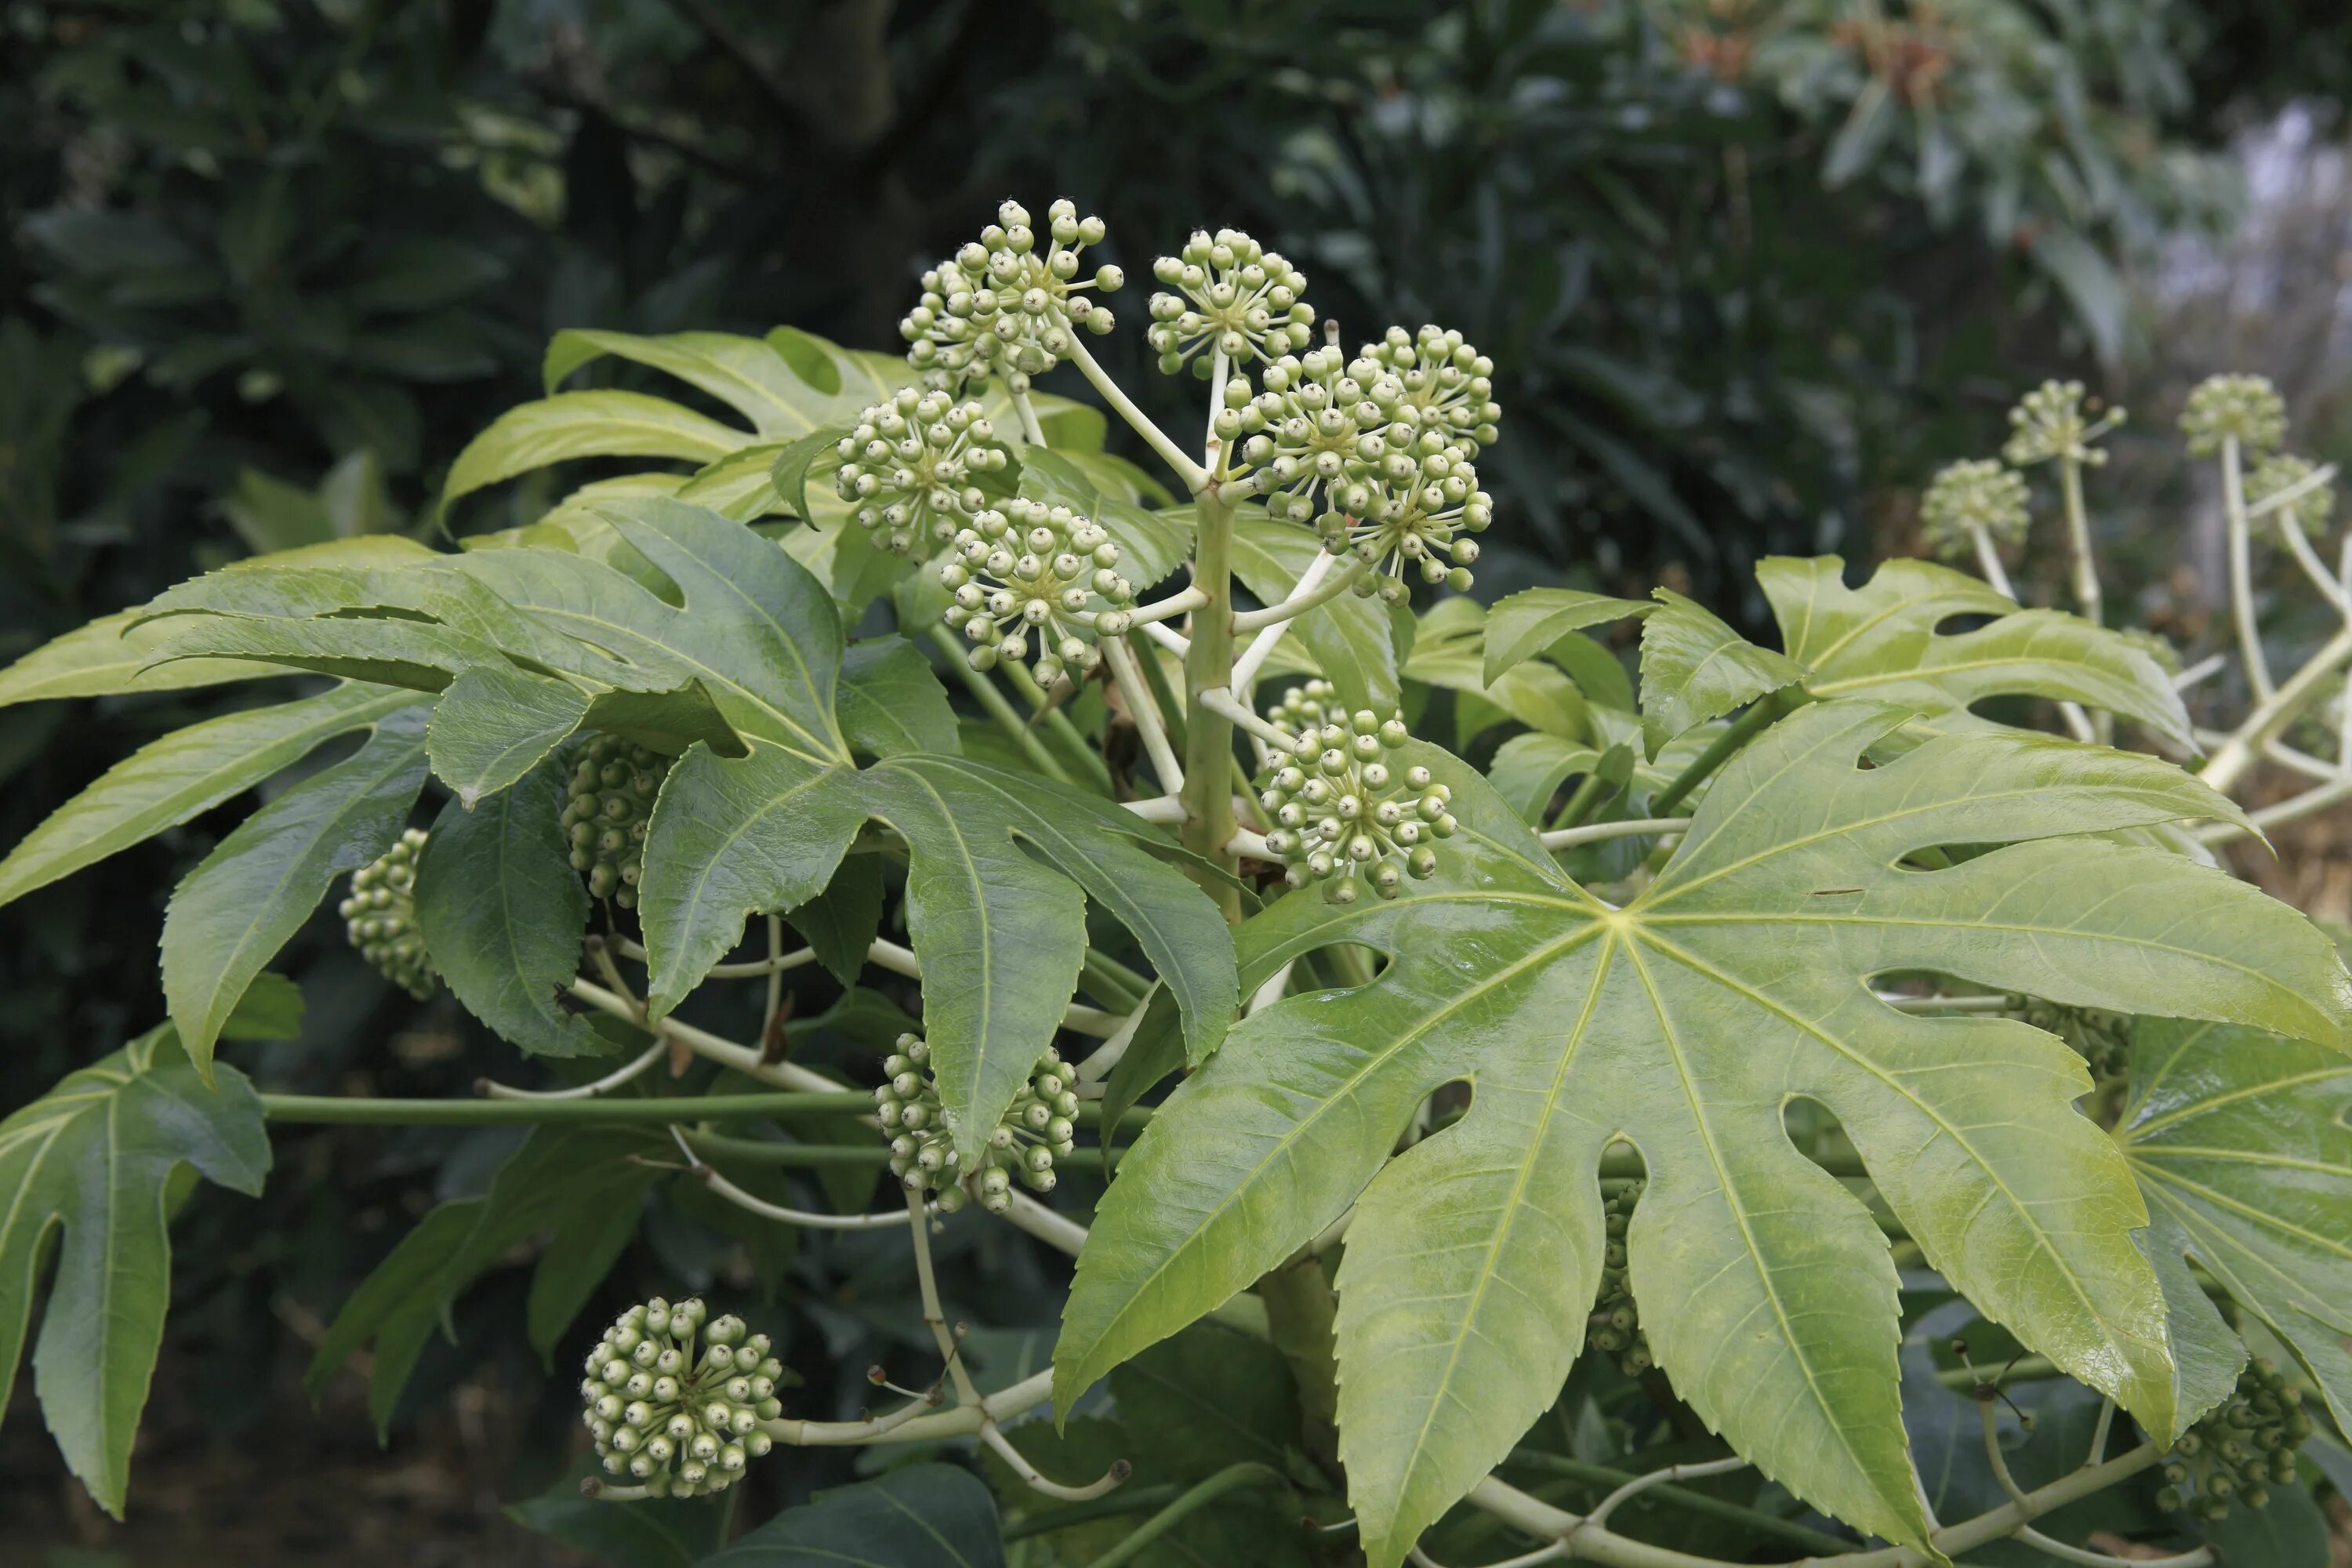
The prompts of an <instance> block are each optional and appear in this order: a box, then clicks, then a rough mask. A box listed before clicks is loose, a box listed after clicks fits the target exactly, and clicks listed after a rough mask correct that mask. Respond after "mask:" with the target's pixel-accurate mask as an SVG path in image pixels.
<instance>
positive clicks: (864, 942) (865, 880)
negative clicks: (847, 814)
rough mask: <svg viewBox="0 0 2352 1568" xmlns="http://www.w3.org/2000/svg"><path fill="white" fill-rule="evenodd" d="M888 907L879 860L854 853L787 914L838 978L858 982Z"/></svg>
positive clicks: (785, 916) (843, 980) (846, 982)
mask: <svg viewBox="0 0 2352 1568" xmlns="http://www.w3.org/2000/svg"><path fill="white" fill-rule="evenodd" d="M885 907H886V889H884V888H883V886H882V866H881V862H880V861H879V860H878V859H877V858H876V857H874V856H871V855H852V856H850V857H849V858H846V859H845V860H843V861H842V863H841V868H840V869H839V870H837V871H835V873H834V874H833V880H832V881H831V882H829V883H827V884H826V886H825V889H824V892H822V893H819V894H818V895H817V896H816V897H815V898H813V899H811V900H808V901H807V902H805V903H802V904H795V905H793V907H792V908H791V909H789V910H785V911H784V919H785V920H787V921H790V922H792V928H793V930H794V931H798V932H799V933H800V935H801V940H802V941H803V942H807V943H808V944H809V946H810V947H811V948H812V949H814V951H815V952H816V957H817V962H818V963H822V964H824V967H825V969H826V970H827V971H828V972H830V973H832V975H833V977H834V978H835V979H836V980H838V981H840V982H841V983H842V984H844V985H854V984H856V983H857V976H858V974H859V973H861V972H862V971H863V970H864V969H865V967H866V952H867V950H869V949H870V948H872V947H873V945H874V939H875V937H876V936H877V935H879V934H880V932H881V930H882V915H883V911H884V909H885Z"/></svg>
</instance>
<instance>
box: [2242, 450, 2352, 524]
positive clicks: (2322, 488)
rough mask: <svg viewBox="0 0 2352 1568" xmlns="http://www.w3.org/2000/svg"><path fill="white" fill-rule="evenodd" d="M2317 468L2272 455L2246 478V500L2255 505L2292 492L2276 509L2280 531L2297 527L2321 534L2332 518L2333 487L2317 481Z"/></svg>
mask: <svg viewBox="0 0 2352 1568" xmlns="http://www.w3.org/2000/svg"><path fill="white" fill-rule="evenodd" d="M2319 472H2320V469H2319V466H2318V465H2317V464H2315V463H2314V462H2313V461H2312V460H2311V459H2310V458H2298V457H2295V456H2294V454H2293V453H2290V452H2273V453H2271V454H2270V455H2269V456H2267V457H2265V458H2263V460H2262V461H2261V462H2259V463H2256V464H2255V465H2254V466H2253V468H2252V470H2251V471H2250V472H2249V473H2248V474H2247V475H2246V500H2247V503H2248V504H2249V505H2253V506H2259V505H2261V504H2262V503H2263V501H2266V500H2270V499H2271V498H2272V497H2273V496H2280V495H2285V494H2286V493H2287V492H2289V491H2294V499H2293V500H2289V501H2286V502H2285V503H2284V504H2283V505H2281V506H2280V507H2279V508H2278V513H2279V520H2278V521H2279V526H2280V527H2281V528H2299V529H2301V530H2303V531H2304V532H2305V533H2306V534H2312V533H2325V532H2326V531H2327V525H2328V522H2329V521H2331V520H2332V519H2333V518H2334V517H2335V515H2336V487H2335V485H2334V484H2332V483H2330V482H2329V481H2327V480H2326V479H2319V478H2318V475H2319Z"/></svg>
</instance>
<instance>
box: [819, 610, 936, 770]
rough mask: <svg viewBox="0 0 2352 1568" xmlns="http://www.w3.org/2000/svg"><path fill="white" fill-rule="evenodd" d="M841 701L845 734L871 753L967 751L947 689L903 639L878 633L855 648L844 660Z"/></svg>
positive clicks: (889, 754)
mask: <svg viewBox="0 0 2352 1568" xmlns="http://www.w3.org/2000/svg"><path fill="white" fill-rule="evenodd" d="M836 700H837V702H838V703H839V707H840V712H841V728H842V732H843V733H844V734H845V735H847V736H848V737H849V743H850V744H851V745H852V746H854V747H856V749H857V750H858V751H860V752H865V753H866V755H868V756H871V757H896V756H902V755H904V754H906V753H907V752H943V753H945V754H946V755H949V756H953V755H954V754H955V753H956V752H958V751H960V750H961V749H962V748H961V746H960V745H959V743H958V742H957V740H956V717H955V710H954V709H952V708H950V707H949V706H948V694H947V689H946V688H944V687H942V686H941V685H940V678H939V677H938V676H936V675H933V674H932V673H931V667H930V666H929V664H926V663H925V662H924V661H923V656H922V655H921V654H920V653H919V652H918V651H917V650H916V648H915V645H914V644H912V643H910V642H908V641H907V640H906V639H905V638H904V637H873V638H869V639H867V640H866V641H865V642H861V643H858V644H856V646H855V647H851V648H850V650H849V651H848V653H847V654H845V655H844V656H843V658H842V661H841V689H840V691H839V693H838V694H837V698H836Z"/></svg>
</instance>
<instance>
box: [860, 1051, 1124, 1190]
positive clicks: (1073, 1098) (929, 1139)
mask: <svg viewBox="0 0 2352 1568" xmlns="http://www.w3.org/2000/svg"><path fill="white" fill-rule="evenodd" d="M930 1061H931V1047H929V1045H927V1044H926V1043H924V1041H923V1039H922V1037H920V1036H917V1035H901V1036H899V1037H898V1049H897V1050H896V1051H894V1052H892V1053H891V1054H890V1055H889V1056H887V1057H885V1058H883V1060H882V1070H883V1071H884V1072H886V1073H887V1074H888V1075H889V1081H888V1082H887V1083H885V1084H883V1085H882V1086H881V1087H880V1088H879V1089H876V1090H875V1091H874V1100H875V1104H876V1107H877V1119H878V1120H879V1121H881V1123H882V1131H885V1132H887V1133H888V1134H889V1135H890V1172H891V1174H893V1175H895V1176H897V1177H898V1180H899V1181H900V1182H901V1183H903V1184H905V1185H906V1188H907V1190H908V1192H910V1193H925V1192H929V1193H936V1194H939V1196H938V1198H937V1200H936V1201H937V1202H938V1204H939V1206H940V1208H941V1209H942V1210H944V1211H946V1212H947V1213H949V1214H953V1213H954V1212H955V1211H956V1210H958V1209H960V1208H961V1207H963V1205H964V1199H965V1198H966V1197H967V1196H970V1197H976V1198H978V1199H979V1200H980V1206H981V1207H982V1208H984V1209H986V1210H987V1211H988V1212H989V1213H991V1214H1003V1212H1004V1211H1005V1210H1006V1209H1008V1208H1010V1207H1011V1206H1012V1205H1013V1183H1014V1182H1016V1181H1017V1182H1019V1183H1020V1184H1022V1185H1023V1186H1024V1187H1027V1188H1028V1189H1029V1190H1030V1191H1031V1192H1033V1193H1050V1192H1052V1191H1053V1190H1054V1162H1055V1160H1056V1159H1066V1158H1068V1156H1069V1154H1070V1152H1071V1151H1072V1150H1074V1149H1075V1148H1076V1146H1077V1145H1076V1143H1075V1142H1073V1140H1074V1139H1075V1138H1076V1121H1077V1115H1078V1097H1077V1093H1076V1090H1075V1089H1073V1088H1072V1077H1071V1073H1070V1069H1069V1068H1066V1067H1064V1066H1063V1065H1062V1058H1061V1057H1060V1056H1059V1055H1058V1054H1057V1053H1056V1052H1055V1050H1054V1049H1053V1048H1052V1047H1046V1050H1045V1055H1044V1056H1042V1057H1040V1058H1037V1066H1036V1067H1035V1068H1034V1069H1033V1070H1032V1071H1031V1073H1030V1074H1029V1081H1028V1082H1027V1083H1026V1084H1024V1085H1023V1086H1022V1089H1021V1092H1020V1094H1019V1095H1017V1096H1015V1097H1014V1099H1013V1103H1012V1104H1011V1105H1010V1106H1008V1107H1007V1108H1006V1109H1005V1112H1004V1116H1003V1120H1001V1121H998V1122H997V1124H996V1126H995V1128H994V1130H993V1131H991V1132H990V1133H989V1135H988V1147H987V1149H986V1150H985V1151H984V1152H982V1155H981V1162H980V1168H979V1169H978V1170H976V1171H967V1170H963V1169H961V1162H960V1161H959V1159H958V1158H957V1155H956V1150H955V1139H954V1137H953V1135H952V1134H951V1133H950V1132H949V1131H948V1127H947V1119H946V1117H945V1116H944V1115H943V1114H942V1112H941V1110H940V1086H939V1080H938V1079H934V1078H932V1077H931V1076H930V1071H929V1068H930Z"/></svg>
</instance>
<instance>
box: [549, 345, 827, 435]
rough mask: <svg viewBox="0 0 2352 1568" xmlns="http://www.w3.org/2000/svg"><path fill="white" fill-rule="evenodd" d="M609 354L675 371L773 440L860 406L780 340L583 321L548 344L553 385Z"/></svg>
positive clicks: (552, 388)
mask: <svg viewBox="0 0 2352 1568" xmlns="http://www.w3.org/2000/svg"><path fill="white" fill-rule="evenodd" d="M607 354H613V355H617V356H619V357H620V358H622V359H626V360H633V361H635V363H638V364H642V365H646V366H649V367H651V368H652V369H655V370H658V371H661V372H662V373H664V374H667V375H674V376H676V377H677V379H678V380H680V381H683V382H685V383H687V384H688V385H690V386H693V387H695V388H697V389H698V390H699V391H702V392H705V393H708V394H709V395H711V396H712V397H715V398H717V399H718V400H719V402H721V403H724V404H726V405H728V406H729V407H730V408H732V409H733V410H735V412H736V413H738V414H740V415H741V416H743V417H744V418H745V419H747V420H749V421H750V422H751V427H752V428H753V429H754V430H756V431H758V432H759V434H760V435H761V437H764V438H766V439H768V440H777V439H782V440H790V439H792V438H793V437H798V436H805V435H807V434H808V433H809V432H810V431H811V430H814V429H815V428H816V427H817V426H819V425H823V424H827V423H830V422H833V421H836V420H839V419H841V418H842V417H843V416H845V415H849V414H854V413H856V407H857V405H856V404H855V403H852V402H850V401H848V399H847V398H846V397H845V395H843V393H842V392H841V390H840V388H839V385H838V384H837V383H836V384H835V388H834V390H833V391H831V392H827V391H825V390H824V389H823V388H820V387H818V386H815V385H813V384H810V382H809V381H808V380H807V379H806V378H805V377H803V375H802V374H801V373H800V371H799V370H798V369H797V368H795V367H794V365H793V363H792V362H791V360H789V359H787V358H786V357H785V356H784V355H783V354H782V353H778V352H777V350H776V347H775V345H774V344H772V343H770V342H765V341H763V340H761V339H759V338H744V337H737V336H735V335H734V334H732V333H730V332H672V333H670V334H668V335H667V336H664V337H639V336H636V335H635V334H633V333H629V332H608V331H590V330H585V329H581V328H573V329H571V330H568V331H561V332H558V333H556V334H555V336H554V338H553V339H551V341H550V342H549V343H548V345H547V360H546V363H545V367H544V369H545V380H546V385H547V390H548V391H549V392H550V393H552V392H554V391H555V389H556V388H557V387H559V386H561V385H562V384H563V383H564V381H565V380H566V379H567V378H568V377H569V376H570V375H571V374H572V372H574V371H576V370H578V369H579V368H580V367H581V366H583V365H584V364H587V363H590V362H592V361H593V360H597V359H601V358H603V357H604V356H605V355H607Z"/></svg>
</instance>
